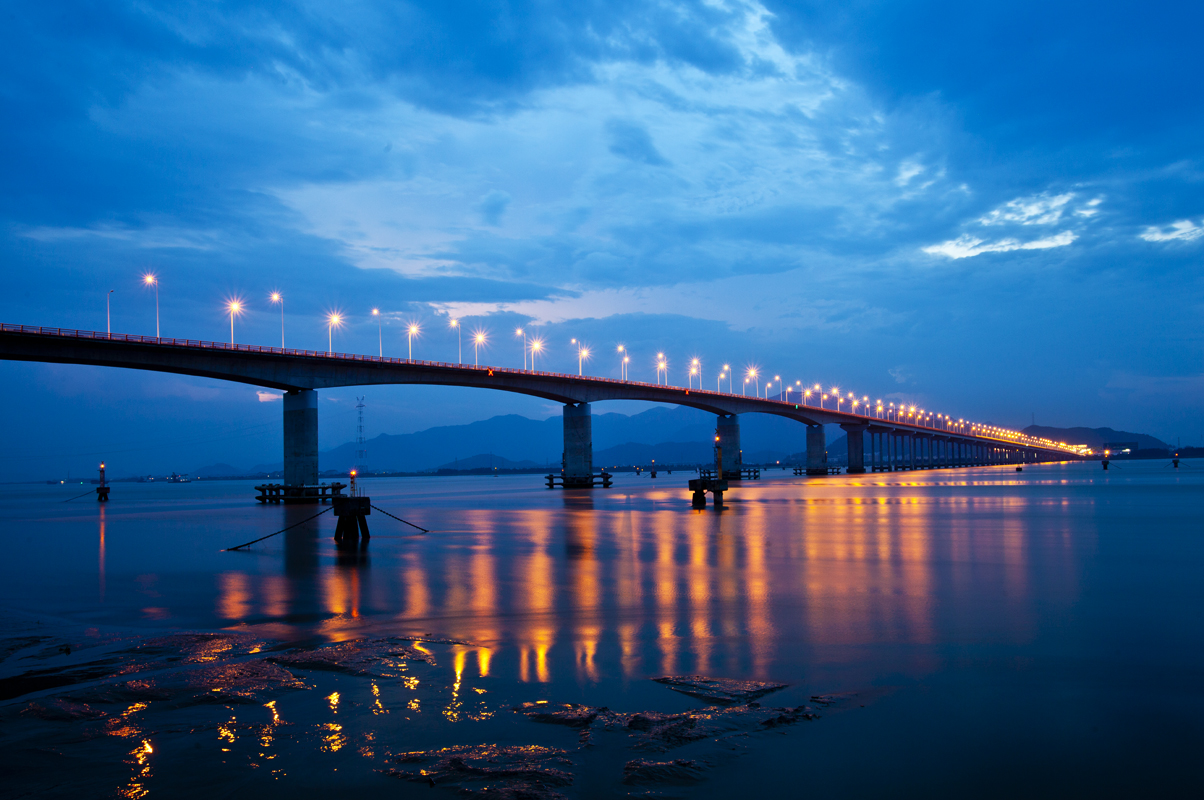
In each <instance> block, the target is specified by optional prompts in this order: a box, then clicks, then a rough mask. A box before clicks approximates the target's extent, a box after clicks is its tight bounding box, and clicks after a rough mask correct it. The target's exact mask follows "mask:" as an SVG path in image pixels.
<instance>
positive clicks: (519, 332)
mask: <svg viewBox="0 0 1204 800" xmlns="http://www.w3.org/2000/svg"><path fill="white" fill-rule="evenodd" d="M514 335H515V336H521V337H523V369H526V368H527V334H526V332H524V331H523V329H522V328H515V329H514ZM531 369H535V361H534V358H532V361H531Z"/></svg>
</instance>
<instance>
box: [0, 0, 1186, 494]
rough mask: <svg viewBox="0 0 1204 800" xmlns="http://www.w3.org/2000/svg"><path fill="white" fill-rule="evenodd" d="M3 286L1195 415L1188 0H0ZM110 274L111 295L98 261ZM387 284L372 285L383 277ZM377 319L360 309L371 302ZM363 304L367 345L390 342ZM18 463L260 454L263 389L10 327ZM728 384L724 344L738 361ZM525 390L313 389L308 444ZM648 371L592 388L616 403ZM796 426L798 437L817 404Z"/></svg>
mask: <svg viewBox="0 0 1204 800" xmlns="http://www.w3.org/2000/svg"><path fill="white" fill-rule="evenodd" d="M0 15H2V16H3V17H4V25H2V26H0V65H2V69H0V104H2V109H3V123H2V124H0V147H2V148H3V152H4V154H5V157H4V159H3V160H2V161H0V263H2V264H3V274H4V279H5V291H4V292H3V293H0V321H3V322H9V323H23V324H33V325H46V326H59V327H70V328H83V329H90V330H104V329H105V325H106V316H105V313H106V312H105V300H106V297H109V298H110V302H111V319H112V329H113V331H114V332H121V333H139V334H154V332H155V292H154V290H153V289H149V288H147V287H146V286H144V285H143V284H142V283H141V279H142V276H143V275H144V274H146V273H148V272H149V273H154V274H155V275H156V276H157V277H158V280H159V296H158V302H159V315H160V327H161V332H162V335H163V336H175V337H186V338H194V339H207V340H216V341H221V340H228V339H229V336H230V320H229V318H228V316H226V315H225V303H226V301H227V300H228V299H230V298H239V299H241V300H242V301H243V302H244V304H245V309H246V310H245V313H243V314H242V315H240V316H239V317H238V318H237V319H236V320H235V331H234V333H235V338H236V339H237V340H238V341H240V342H246V343H252V344H265V345H272V344H279V343H280V339H281V313H280V312H281V308H280V306H279V305H273V304H272V303H270V302H269V300H268V296H269V293H270V292H272V291H279V292H281V293H282V295H283V297H284V306H283V313H284V320H283V325H284V341H285V344H287V345H288V346H290V347H294V346H295V347H305V348H311V349H320V350H325V349H326V348H327V338H328V329H327V324H326V319H327V315H328V314H329V313H331V312H333V311H337V312H339V313H341V314H342V315H343V317H344V319H345V324H343V325H342V326H341V327H340V328H338V329H336V330H333V331H330V332H329V333H330V339H331V340H332V346H333V347H334V349H335V350H339V351H343V352H358V353H375V352H377V350H378V347H380V346H382V345H383V350H384V352H385V353H386V354H387V355H394V356H398V355H404V354H405V353H406V346H407V341H406V337H405V333H404V332H405V329H406V326H407V325H408V324H409V323H411V322H413V323H417V324H418V325H420V327H421V333H420V334H419V336H418V338H417V339H415V340H414V342H413V347H414V356H415V357H417V358H428V359H440V360H455V359H456V358H457V357H458V353H457V337H456V332H455V329H453V328H451V327H450V325H449V322H450V320H451V319H459V320H461V330H462V331H463V332H464V340H465V341H464V347H463V354H464V357H465V358H466V360H471V359H472V358H473V352H472V349H473V348H472V346H471V344H470V343H469V338H470V336H471V334H472V333H473V332H474V331H476V330H481V331H484V332H486V333H487V335H488V341H487V344H486V345H485V347H484V348H483V349H481V351H480V352H479V357H480V360H481V362H482V363H491V364H498V365H506V366H519V365H520V364H521V360H522V344H521V340H520V339H516V337H515V336H514V333H513V332H514V329H515V327H516V326H520V325H521V326H524V327H526V328H527V330H529V331H534V332H536V333H537V335H539V336H541V337H542V338H543V339H544V340H545V341H546V342H547V356H546V357H545V358H544V359H542V360H541V361H540V364H539V366H540V367H541V368H547V369H553V370H563V371H574V370H575V369H576V366H577V365H576V350H575V348H574V346H573V345H572V344H571V340H572V339H574V338H575V339H578V340H579V341H581V342H584V343H586V344H587V345H589V346H590V348H591V351H592V354H593V355H592V357H591V359H590V360H589V361H588V362H587V363H586V364H585V369H586V371H587V372H589V373H592V374H596V375H608V376H615V377H617V376H618V374H619V359H618V354H617V350H616V348H617V346H618V345H619V344H624V345H625V346H626V347H627V348H628V350H629V352H630V353H631V357H632V365H631V367H630V377H631V378H632V379H637V380H639V379H645V380H655V377H656V376H655V367H654V364H655V354H656V353H657V352H664V353H665V354H666V356H667V358H668V359H669V363H670V380H671V382H673V383H680V384H684V383H685V382H686V380H687V374H686V369H687V365H688V364H689V363H690V361H691V360H692V359H693V358H699V359H700V361H701V362H702V364H703V378H704V380H706V381H707V382H708V385H709V382H711V381H714V380H715V379H716V377H717V374H718V369H719V367H720V366H721V365H722V364H724V363H728V364H732V365H733V366H734V367H735V368H736V369H737V370H743V369H746V368H747V367H748V366H750V365H755V366H757V367H759V368H760V369H761V371H762V373H765V374H777V375H781V376H782V378H783V379H785V380H788V381H790V382H793V381H795V380H801V381H802V382H803V383H804V384H807V383H816V382H821V383H823V384H828V385H839V386H841V387H847V388H848V389H849V390H852V391H856V392H857V393H858V394H865V395H869V396H871V397H873V398H875V399H877V398H882V399H884V400H887V401H894V402H907V403H916V404H919V405H922V406H924V407H927V408H929V409H931V410H933V411H937V412H940V413H948V414H950V415H952V416H954V417H958V418H966V419H972V420H975V421H983V422H985V421H990V422H992V423H995V424H999V425H1007V426H1012V427H1023V426H1024V425H1027V424H1029V423H1030V422H1032V421H1034V420H1035V421H1036V422H1037V423H1038V424H1042V425H1054V426H1089V427H1099V426H1109V427H1113V428H1117V429H1123V430H1129V431H1137V432H1143V433H1149V434H1151V435H1154V436H1157V437H1159V438H1161V439H1163V440H1166V441H1170V442H1172V443H1173V442H1175V441H1176V440H1177V439H1178V440H1181V441H1182V442H1183V443H1184V444H1188V443H1192V444H1197V445H1199V444H1201V443H1204V418H1202V415H1201V411H1202V410H1204V409H1202V408H1201V407H1202V405H1204V403H1202V402H1201V396H1202V394H1204V365H1202V360H1204V353H1202V345H1204V341H1202V340H1204V335H1202V334H1201V326H1200V319H1201V311H1202V310H1204V309H1202V301H1204V278H1202V275H1204V271H1202V270H1201V268H1200V260H1201V254H1202V252H1204V194H1202V192H1201V188H1202V186H1204V164H1202V160H1201V151H1200V149H1201V146H1200V144H1199V143H1200V142H1201V141H1204V136H1202V134H1204V130H1202V128H1204V125H1202V122H1204V120H1202V115H1204V102H1202V100H1204V82H1201V81H1200V80H1199V75H1200V73H1201V70H1200V67H1201V61H1202V60H1204V59H1202V56H1201V49H1200V48H1199V46H1198V41H1197V36H1196V32H1198V31H1199V30H1200V28H1201V23H1204V19H1202V17H1204V8H1202V7H1200V6H1199V5H1198V4H1189V3H1161V4H1158V3H1153V4H1151V3H1136V2H1131V3H1099V2H1093V3H1085V2H1082V3H1080V2H1054V3H1050V2H1048V1H1046V2H1040V3H1037V2H1024V1H1023V0H1020V1H1015V0H1013V1H1012V2H1007V3H1002V2H981V3H965V2H959V3H953V2H935V1H925V0H920V2H916V3H909V4H900V3H888V2H862V1H861V0H844V1H843V2H839V3H836V2H830V3H815V2H794V3H785V2H773V1H772V0H769V1H768V2H764V3H758V2H742V1H740V0H729V1H726V2H717V1H716V2H657V0H640V2H625V1H624V0H612V1H611V2H606V3H598V2H590V0H574V1H573V2H565V3H557V2H550V1H548V0H543V1H542V2H533V3H518V2H511V3H507V2H498V0H493V1H492V2H467V1H460V2H456V1H451V0H441V1H440V2H430V3H413V2H401V1H398V2H388V3H385V2H377V3H372V2H356V1H355V0H344V1H342V2H337V3H334V2H331V3H323V2H307V3H255V2H239V3H223V2H173V3H146V2H140V3H123V2H120V0H114V2H111V3H104V4H96V3H73V2H61V3H53V4H48V3H34V2H28V1H27V0H18V2H15V3H9V4H6V6H5V7H4V10H3V11H0ZM109 290H112V294H111V295H109V294H108V292H109ZM373 308H379V309H380V311H381V312H382V313H381V315H380V317H373V316H372V315H371V310H372V309H373ZM378 323H379V327H378ZM378 338H379V344H378ZM0 380H3V384H4V386H5V387H6V389H7V391H6V392H4V393H3V395H2V396H0V414H3V418H4V419H5V421H6V424H5V430H4V443H3V445H2V446H3V449H4V451H5V456H6V457H5V459H4V462H5V466H4V467H2V468H0V480H20V479H26V478H31V479H42V478H50V477H61V476H62V475H63V474H64V473H65V472H67V471H71V470H74V473H73V474H81V473H82V472H87V471H91V470H93V469H94V466H95V461H96V460H97V459H98V458H100V457H106V458H108V460H109V461H110V463H111V464H113V465H114V469H115V470H116V471H117V472H119V473H122V474H124V473H127V472H128V473H131V474H132V473H133V472H148V471H164V470H168V471H170V470H173V469H174V470H188V469H191V468H194V467H196V466H198V465H201V464H207V463H212V462H214V461H224V462H228V463H232V464H235V465H240V466H241V465H244V464H245V465H249V464H253V463H260V462H269V461H274V460H278V459H279V451H280V446H281V442H280V436H281V434H280V408H281V404H280V403H279V401H278V398H277V396H276V395H275V394H274V393H271V392H259V391H257V390H256V389H255V387H249V386H244V385H239V384H230V383H222V382H217V381H210V380H203V379H193V378H186V377H179V376H171V375H160V374H154V373H138V372H130V371H124V370H105V369H101V368H90V367H81V366H61V365H36V364H18V363H11V362H0ZM738 385H739V380H737V389H736V390H737V391H739V388H738ZM357 396H364V397H365V398H366V400H365V403H366V405H367V412H366V414H367V416H366V427H367V432H368V435H369V436H372V435H376V434H378V433H406V432H412V431H416V430H421V429H424V428H427V427H431V426H434V425H447V424H457V423H461V422H470V421H473V420H477V419H484V418H488V417H490V416H493V415H496V414H500V413H519V414H524V415H527V416H531V417H546V416H549V415H551V414H556V413H559V409H558V408H556V407H555V406H554V405H550V404H548V403H547V402H545V401H542V400H538V399H533V398H524V397H521V396H510V395H505V394H502V393H491V392H487V391H483V390H467V389H464V390H457V389H437V388H432V387H370V388H366V389H362V390H358V391H357V390H355V389H346V390H332V391H328V392H324V393H323V395H322V404H321V446H322V447H324V448H325V447H332V446H335V445H337V444H340V443H342V442H345V441H348V440H350V439H351V438H352V437H353V436H354V429H355V419H354V417H355V412H354V409H353V406H354V405H355V403H356V397H357ZM640 409H641V407H640V406H638V405H635V404H605V407H601V406H600V407H599V409H598V411H622V412H624V413H633V412H635V411H638V410H640ZM800 436H801V433H800Z"/></svg>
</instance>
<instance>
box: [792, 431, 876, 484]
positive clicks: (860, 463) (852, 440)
mask: <svg viewBox="0 0 1204 800" xmlns="http://www.w3.org/2000/svg"><path fill="white" fill-rule="evenodd" d="M840 427H841V429H842V430H843V431H844V432H845V438H846V439H847V440H848V443H849V469H848V474H850V475H860V474H861V473H863V472H865V431H866V429H867V428H869V425H849V424H846V425H841V426H840ZM821 430H822V428H821ZM808 433H810V429H808ZM807 438H808V439H810V436H808V437H807ZM809 455H810V448H808V456H809Z"/></svg>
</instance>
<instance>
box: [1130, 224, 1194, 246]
mask: <svg viewBox="0 0 1204 800" xmlns="http://www.w3.org/2000/svg"><path fill="white" fill-rule="evenodd" d="M1201 236H1204V225H1197V224H1196V223H1194V222H1192V221H1191V220H1189V219H1181V220H1179V221H1178V222H1172V223H1171V224H1170V225H1169V226H1160V227H1159V226H1154V225H1151V226H1150V227H1148V228H1146V229H1145V230H1144V231H1143V232H1142V233H1141V238H1142V239H1145V240H1146V241H1147V242H1176V241H1177V242H1190V241H1192V240H1193V239H1199V238H1200V237H1201Z"/></svg>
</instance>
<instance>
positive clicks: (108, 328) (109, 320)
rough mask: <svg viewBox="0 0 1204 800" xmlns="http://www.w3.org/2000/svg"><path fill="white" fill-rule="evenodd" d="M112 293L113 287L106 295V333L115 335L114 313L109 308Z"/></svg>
mask: <svg viewBox="0 0 1204 800" xmlns="http://www.w3.org/2000/svg"><path fill="white" fill-rule="evenodd" d="M112 295H113V290H112V289H110V290H109V293H108V294H106V295H105V333H107V334H108V335H109V336H112V335H113V314H112V312H111V311H110V310H109V298H110V297H112Z"/></svg>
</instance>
